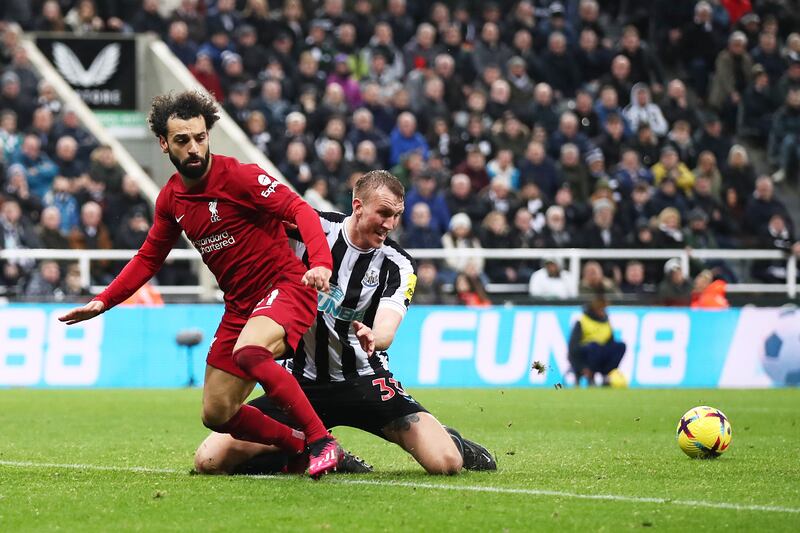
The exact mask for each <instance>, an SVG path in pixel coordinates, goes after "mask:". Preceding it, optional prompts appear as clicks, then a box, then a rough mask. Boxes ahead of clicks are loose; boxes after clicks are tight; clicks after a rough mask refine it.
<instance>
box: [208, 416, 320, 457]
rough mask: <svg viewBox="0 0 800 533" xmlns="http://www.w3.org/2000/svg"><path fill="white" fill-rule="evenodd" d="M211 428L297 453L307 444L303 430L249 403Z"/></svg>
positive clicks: (218, 431) (235, 436) (240, 438)
mask: <svg viewBox="0 0 800 533" xmlns="http://www.w3.org/2000/svg"><path fill="white" fill-rule="evenodd" d="M211 429H213V430H214V431H216V432H217V433H230V434H231V435H232V436H233V437H234V438H236V439H239V440H246V441H250V442H258V443H260V444H275V445H277V446H280V447H281V448H282V449H284V450H287V451H290V450H291V451H294V452H295V453H300V452H302V451H303V450H304V449H305V446H306V443H305V439H304V438H303V434H302V433H301V432H299V431H297V430H294V429H292V428H290V427H289V426H287V425H284V424H281V423H280V422H278V421H277V420H274V419H272V418H270V417H268V416H267V415H265V414H264V413H262V412H261V411H259V410H258V409H256V408H255V407H253V406H252V405H247V404H245V405H242V407H241V408H239V410H238V411H237V412H236V414H235V415H233V416H232V417H231V419H230V420H228V421H227V422H225V423H224V424H221V425H219V426H216V427H213V428H211Z"/></svg>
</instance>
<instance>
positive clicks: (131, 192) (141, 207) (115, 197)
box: [104, 175, 153, 249]
mask: <svg viewBox="0 0 800 533" xmlns="http://www.w3.org/2000/svg"><path fill="white" fill-rule="evenodd" d="M105 211H106V216H105V220H104V222H105V223H106V224H107V225H108V228H109V230H110V231H111V233H112V234H116V233H117V232H118V231H119V229H120V228H121V227H123V226H124V225H125V222H126V220H127V219H128V218H130V217H132V216H133V215H134V214H141V215H142V216H144V217H145V219H146V220H147V221H148V222H152V220H153V211H152V210H151V209H150V204H149V203H148V201H147V199H146V198H145V197H144V195H143V194H142V192H141V189H140V188H139V183H138V182H137V181H136V179H134V178H133V177H132V176H129V175H125V176H124V177H123V178H122V190H121V191H120V192H119V193H113V194H110V195H109V198H108V202H107V205H106V209H105ZM132 248H136V249H138V248H139V246H133V247H132Z"/></svg>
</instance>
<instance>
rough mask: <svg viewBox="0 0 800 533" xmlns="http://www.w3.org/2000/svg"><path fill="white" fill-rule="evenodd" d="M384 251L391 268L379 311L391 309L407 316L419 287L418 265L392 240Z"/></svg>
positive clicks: (388, 241)
mask: <svg viewBox="0 0 800 533" xmlns="http://www.w3.org/2000/svg"><path fill="white" fill-rule="evenodd" d="M383 249H384V250H385V251H386V259H385V261H387V262H388V265H389V268H388V272H387V276H386V283H385V285H384V286H383V291H382V293H381V300H380V303H379V304H378V309H380V308H382V307H389V308H392V309H394V310H396V311H397V312H398V313H400V315H401V316H405V315H406V311H407V310H408V306H409V305H411V299H412V298H413V297H414V289H415V288H416V286H417V269H416V265H415V264H414V261H413V260H412V259H411V257H410V256H409V255H408V254H407V253H406V252H405V250H403V249H402V248H400V247H399V246H397V245H396V244H394V242H391V241H390V240H387V243H386V245H385V246H384V248H383Z"/></svg>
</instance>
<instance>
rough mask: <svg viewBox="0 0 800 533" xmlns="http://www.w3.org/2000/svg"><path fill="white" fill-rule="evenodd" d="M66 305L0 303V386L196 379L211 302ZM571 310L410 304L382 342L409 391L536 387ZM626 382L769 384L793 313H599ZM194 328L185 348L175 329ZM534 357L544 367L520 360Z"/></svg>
mask: <svg viewBox="0 0 800 533" xmlns="http://www.w3.org/2000/svg"><path fill="white" fill-rule="evenodd" d="M68 308H69V307H68V306H64V305H41V304H39V305H37V304H9V305H6V306H0V387H179V386H183V385H185V384H186V383H187V382H188V381H189V378H190V372H191V376H192V377H193V378H194V379H195V380H197V381H200V382H202V376H203V369H204V366H205V354H206V351H207V349H208V345H209V343H210V342H211V340H212V338H213V335H214V331H215V329H216V326H217V323H218V321H219V319H220V317H221V315H222V311H223V308H222V306H221V305H167V306H163V307H119V308H116V309H114V310H112V311H110V312H108V313H105V314H103V315H101V316H99V317H97V318H95V319H93V320H90V321H87V322H83V323H81V324H78V325H75V326H65V325H64V324H62V323H60V322H59V321H58V320H57V317H58V316H59V315H60V314H61V313H63V312H64V311H65V310H66V309H68ZM579 315H580V309H579V308H578V307H492V308H481V309H473V308H466V307H423V306H420V307H414V306H412V308H411V309H410V310H409V312H408V315H407V316H406V318H405V320H404V321H403V324H402V326H401V328H400V331H399V332H398V334H397V336H396V338H395V341H394V344H393V345H392V347H391V349H390V350H389V354H390V357H389V361H390V363H389V364H390V366H391V369H392V371H393V372H394V373H395V374H396V375H397V376H398V377H399V378H400V379H401V380H402V381H403V384H404V385H405V386H410V387H500V386H502V387H543V386H553V385H554V384H556V383H560V382H562V381H563V380H564V378H565V374H567V373H568V370H569V363H568V361H567V344H568V342H569V334H570V330H571V326H572V324H573V323H574V321H575V320H576V319H577V318H578V316H579ZM610 319H611V324H612V326H613V328H614V330H615V334H616V336H617V338H618V339H619V340H622V341H623V342H625V343H626V345H627V351H626V354H625V357H624V358H623V360H622V363H621V366H620V370H621V371H622V373H623V374H624V375H625V376H626V378H627V380H628V382H629V384H630V386H631V387H771V386H775V385H784V384H793V383H795V382H796V381H795V380H798V378H800V313H796V312H795V311H793V310H783V309H748V308H746V309H731V310H724V311H696V310H689V309H679V308H634V307H617V308H611V309H610ZM185 329H198V330H200V331H202V332H203V336H204V339H203V342H202V343H201V344H200V345H198V346H197V347H196V348H195V349H194V350H193V351H191V352H189V351H187V349H186V348H183V347H180V346H178V345H177V343H176V341H175V337H176V334H177V333H178V332H179V331H181V330H185ZM537 361H538V362H541V363H543V364H544V365H546V367H547V371H546V372H544V373H542V374H540V373H539V372H538V371H536V370H534V369H533V368H532V366H533V363H534V362H537Z"/></svg>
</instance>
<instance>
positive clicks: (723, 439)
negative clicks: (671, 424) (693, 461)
mask: <svg viewBox="0 0 800 533" xmlns="http://www.w3.org/2000/svg"><path fill="white" fill-rule="evenodd" d="M675 436H676V438H677V439H678V446H680V447H681V450H683V453H685V454H686V455H688V456H689V457H695V458H699V459H713V458H714V457H719V456H720V455H722V453H723V452H724V451H725V450H727V449H728V446H730V444H731V424H730V422H728V417H727V416H725V415H724V414H723V413H722V411H720V410H719V409H714V408H713V407H708V406H705V405H701V406H700V407H695V408H694V409H689V410H688V411H687V412H686V414H685V415H683V416H682V417H681V420H680V422H678V429H677V434H676V435H675Z"/></svg>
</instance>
